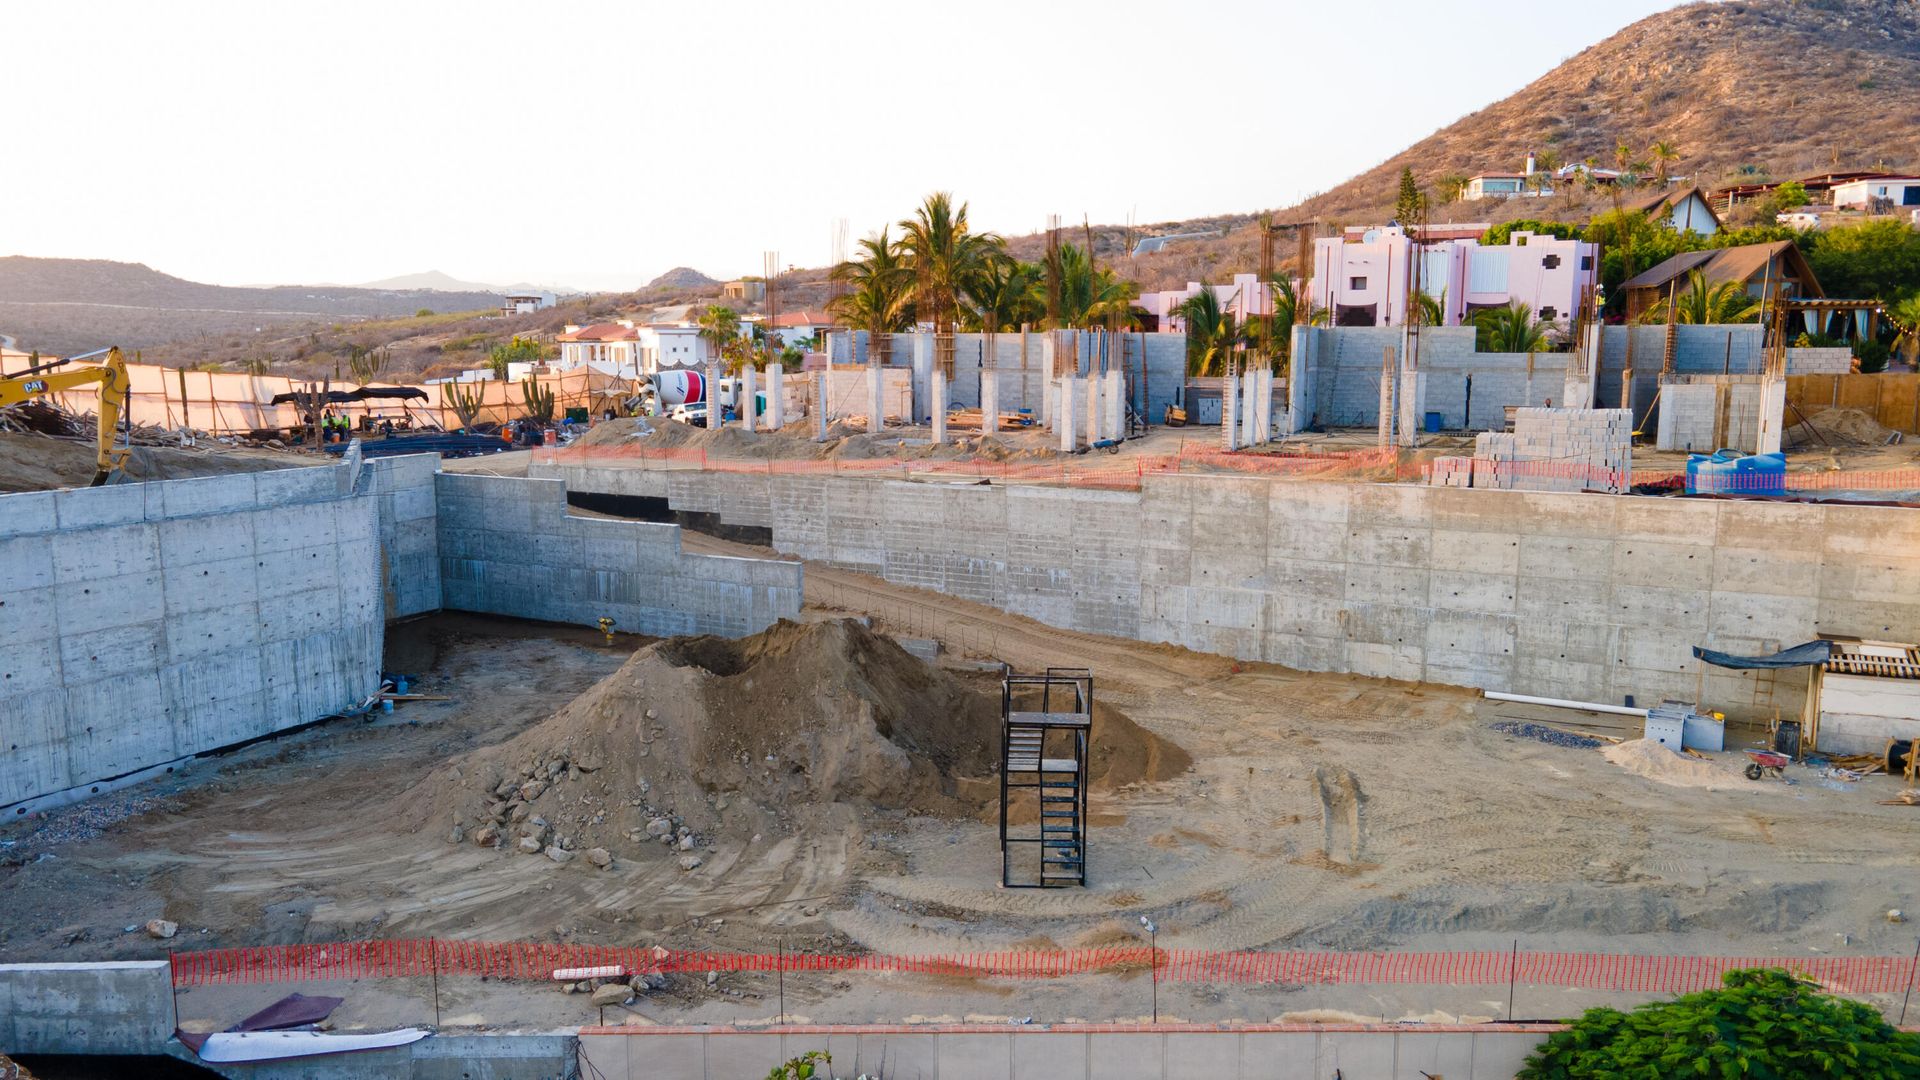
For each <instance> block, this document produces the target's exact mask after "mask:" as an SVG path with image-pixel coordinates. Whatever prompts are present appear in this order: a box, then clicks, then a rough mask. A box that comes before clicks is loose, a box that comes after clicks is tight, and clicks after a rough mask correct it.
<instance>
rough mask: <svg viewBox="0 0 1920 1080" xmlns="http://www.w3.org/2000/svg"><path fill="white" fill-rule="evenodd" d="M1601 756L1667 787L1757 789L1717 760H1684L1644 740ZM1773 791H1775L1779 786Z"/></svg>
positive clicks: (1615, 747) (1614, 747)
mask: <svg viewBox="0 0 1920 1080" xmlns="http://www.w3.org/2000/svg"><path fill="white" fill-rule="evenodd" d="M1601 754H1602V755H1604V756H1605V757H1606V759H1607V760H1608V761H1611V762H1613V763H1614V764H1615V765H1618V766H1620V767H1621V768H1623V769H1625V770H1627V771H1628V772H1630V773H1632V774H1634V775H1635V776H1644V777H1646V778H1647V779H1649V780H1652V781H1654V782H1655V783H1659V784H1666V785H1668V786H1670V787H1690V788H1706V789H1707V790H1710V791H1712V790H1723V789H1726V788H1743V789H1744V788H1758V787H1759V785H1756V784H1754V783H1752V782H1751V781H1749V780H1746V779H1745V778H1743V777H1742V776H1741V775H1740V772H1739V770H1738V769H1737V768H1735V767H1732V766H1730V765H1723V764H1722V763H1721V762H1719V761H1718V760H1715V761H1702V760H1700V759H1699V758H1691V757H1685V756H1682V755H1680V754H1676V753H1674V752H1673V751H1671V750H1669V749H1667V748H1666V747H1664V746H1662V745H1660V744H1659V743H1657V742H1652V741H1650V740H1647V739H1629V740H1627V741H1626V742H1623V743H1616V744H1614V745H1612V746H1609V747H1607V748H1606V749H1605V750H1602V751H1601ZM1774 787H1775V788H1776V789H1777V788H1778V787H1779V785H1777V784H1776V785H1774Z"/></svg>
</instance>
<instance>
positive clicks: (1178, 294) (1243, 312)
mask: <svg viewBox="0 0 1920 1080" xmlns="http://www.w3.org/2000/svg"><path fill="white" fill-rule="evenodd" d="M1203 288H1205V289H1212V290H1213V295H1214V297H1215V299H1217V300H1219V301H1220V307H1221V308H1222V309H1223V310H1225V311H1228V312H1230V313H1232V315H1233V317H1234V320H1235V321H1236V322H1241V323H1244V322H1246V321H1247V316H1249V315H1265V314H1268V308H1267V306H1266V305H1267V299H1268V298H1267V286H1266V283H1265V282H1263V281H1261V280H1260V275H1258V274H1235V275H1233V280H1232V281H1230V282H1228V283H1226V284H1224V285H1202V284H1200V283H1199V282H1197V281H1189V282H1187V287H1186V288H1184V289H1163V290H1161V291H1159V292H1150V293H1142V294H1140V297H1139V299H1137V300H1135V301H1134V302H1133V306H1134V307H1136V308H1139V309H1140V310H1141V311H1144V312H1146V313H1147V315H1148V316H1150V318H1151V320H1152V326H1153V328H1154V329H1157V330H1160V331H1163V332H1168V333H1182V332H1184V331H1185V330H1186V328H1187V323H1186V320H1185V319H1182V318H1181V317H1180V305H1181V304H1184V303H1186V302H1187V300H1188V298H1190V297H1194V296H1198V295H1199V294H1200V290H1201V289H1203Z"/></svg>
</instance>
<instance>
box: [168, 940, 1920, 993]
mask: <svg viewBox="0 0 1920 1080" xmlns="http://www.w3.org/2000/svg"><path fill="white" fill-rule="evenodd" d="M171 961H172V968H173V983H174V985H175V986H182V987H186V986H215V985H227V984H249V983H280V982H311V981H324V980H333V979H368V978H422V977H437V976H442V975H444V976H450V977H452V976H478V977H482V978H490V979H525V980H550V979H552V978H553V974H554V972H555V971H557V970H560V969H565V968H596V967H618V968H620V969H621V970H622V971H623V972H625V973H627V974H630V975H631V974H640V973H645V972H696V973H704V972H708V971H728V972H733V971H745V972H802V973H804V972H872V973H891V974H917V975H940V976H949V977H952V976H962V977H973V978H1029V979H1055V978H1065V977H1071V976H1081V975H1093V974H1102V973H1106V974H1125V973H1128V972H1136V971H1138V972H1144V971H1147V970H1149V969H1150V968H1151V969H1157V973H1158V976H1159V978H1161V979H1163V980H1167V981H1171V982H1189V983H1250V984H1251V983H1267V984H1286V985H1292V986H1312V985H1336V984H1361V985H1369V984H1389V983H1392V984H1408V985H1426V986H1442V985H1456V986H1478V985H1492V984H1497V983H1506V982H1515V983H1523V984H1525V985H1528V986H1556V987H1565V988H1570V989H1583V990H1608V991H1622V992H1636V993H1682V992H1687V991H1692V990H1705V989H1710V988H1713V987H1717V986H1719V985H1720V984H1721V976H1722V975H1724V974H1725V973H1726V972H1728V971H1732V970H1735V969H1738V968H1754V967H1780V968H1786V969H1788V970H1790V971H1795V972H1798V973H1800V974H1802V975H1804V976H1806V977H1808V978H1811V979H1813V980H1815V981H1816V982H1818V983H1819V984H1820V985H1821V986H1822V987H1824V988H1826V989H1827V990H1830V991H1832V992H1835V993H1842V994H1876V993H1878V994H1885V993H1900V992H1902V991H1905V990H1906V989H1908V988H1909V987H1910V986H1911V985H1912V983H1913V979H1914V974H1915V964H1914V959H1913V957H1912V956H1825V957H1803V956H1792V957H1782V956H1626V955H1616V954H1610V953H1560V952H1519V951H1492V952H1305V951H1283V952H1212V951H1206V950H1200V949H1153V948H1150V947H1149V946H1148V945H1146V944H1145V943H1142V944H1139V945H1129V946H1107V947H1101V948H1087V949H1057V950H1020V951H1011V952H982V953H940V954H930V955H918V956H885V955H880V954H876V953H851V954H831V953H830V954H820V953H789V952H778V953H733V952H703V951H698V950H683V949H666V948H657V947H655V948H648V947H618V946H606V945H557V944H554V945H546V944H535V943H526V942H491V941H442V940H438V939H425V940H421V939H414V940H403V941H359V942H339V943H333V944H320V945H262V946H250V947H242V948H233V949H212V950H207V951H203V952H188V953H175V954H173V956H172V957H171Z"/></svg>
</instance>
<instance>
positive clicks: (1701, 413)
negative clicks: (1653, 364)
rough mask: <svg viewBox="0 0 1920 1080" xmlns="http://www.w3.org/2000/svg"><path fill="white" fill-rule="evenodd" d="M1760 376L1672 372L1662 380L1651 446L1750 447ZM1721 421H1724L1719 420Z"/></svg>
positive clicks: (1704, 450) (1756, 433) (1756, 427)
mask: <svg viewBox="0 0 1920 1080" xmlns="http://www.w3.org/2000/svg"><path fill="white" fill-rule="evenodd" d="M1760 399H1761V394H1760V376H1758V375H1671V376H1668V377H1667V378H1665V379H1662V380H1661V382H1660V404H1659V410H1658V411H1659V416H1658V417H1657V420H1656V424H1655V431H1654V446H1655V447H1656V448H1657V449H1660V450H1682V451H1691V452H1693V453H1697V454H1711V453H1713V452H1714V451H1715V450H1718V449H1720V448H1722V447H1726V448H1729V449H1733V450H1739V451H1742V452H1744V453H1749V454H1751V453H1753V452H1754V448H1755V447H1756V446H1758V445H1759V440H1760ZM1723 422H1724V427H1723V426H1722V424H1723Z"/></svg>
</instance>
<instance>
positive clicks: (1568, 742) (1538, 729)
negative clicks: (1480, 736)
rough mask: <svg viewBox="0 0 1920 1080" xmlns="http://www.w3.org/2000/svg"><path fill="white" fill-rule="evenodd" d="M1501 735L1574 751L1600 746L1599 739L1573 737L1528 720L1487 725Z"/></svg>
mask: <svg viewBox="0 0 1920 1080" xmlns="http://www.w3.org/2000/svg"><path fill="white" fill-rule="evenodd" d="M1488 726H1489V727H1491V728H1492V729H1493V730H1495V731H1497V732H1499V733H1500V734H1502V735H1515V736H1518V737H1520V738H1522V739H1533V740H1535V741H1537V742H1543V743H1546V744H1547V745H1548V746H1566V747H1571V748H1573V749H1575V750H1591V749H1593V748H1594V747H1596V746H1599V745H1601V743H1600V740H1599V739H1590V738H1588V737H1586V736H1585V735H1575V734H1573V733H1572V732H1570V731H1561V730H1560V729H1559V728H1550V727H1548V726H1546V725H1545V724H1536V723H1533V722H1531V721H1528V720H1501V721H1499V722H1498V723H1494V724H1490V725H1488Z"/></svg>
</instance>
